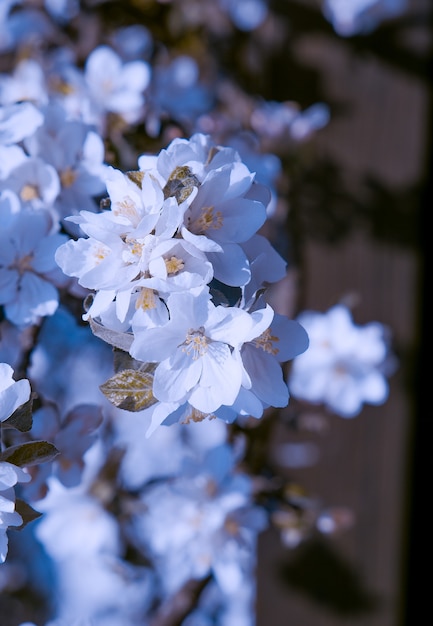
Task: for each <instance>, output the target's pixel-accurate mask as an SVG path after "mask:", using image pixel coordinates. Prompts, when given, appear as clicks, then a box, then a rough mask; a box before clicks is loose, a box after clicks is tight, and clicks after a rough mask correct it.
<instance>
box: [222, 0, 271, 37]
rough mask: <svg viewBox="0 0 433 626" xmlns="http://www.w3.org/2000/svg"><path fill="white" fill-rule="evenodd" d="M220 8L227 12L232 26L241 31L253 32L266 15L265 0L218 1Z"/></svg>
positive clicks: (266, 6) (266, 5)
mask: <svg viewBox="0 0 433 626" xmlns="http://www.w3.org/2000/svg"><path fill="white" fill-rule="evenodd" d="M219 2H220V5H221V7H222V8H223V9H224V10H225V11H227V13H228V15H229V16H230V19H231V20H232V21H233V24H234V25H235V26H236V27H237V28H239V29H240V30H243V31H250V30H254V29H255V28H257V27H258V26H260V24H261V23H262V22H263V21H264V20H265V19H266V17H267V14H268V4H267V0H237V2H233V1H232V0H219Z"/></svg>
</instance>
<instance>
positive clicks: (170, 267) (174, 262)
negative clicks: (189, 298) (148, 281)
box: [164, 256, 185, 276]
mask: <svg viewBox="0 0 433 626" xmlns="http://www.w3.org/2000/svg"><path fill="white" fill-rule="evenodd" d="M164 261H165V267H166V268H167V274H168V275H169V276H174V275H175V274H178V273H179V272H180V271H181V270H183V268H184V267H185V263H184V262H183V261H182V259H179V258H178V257H176V256H172V257H170V258H169V259H164Z"/></svg>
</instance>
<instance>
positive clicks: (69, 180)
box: [60, 167, 77, 187]
mask: <svg viewBox="0 0 433 626" xmlns="http://www.w3.org/2000/svg"><path fill="white" fill-rule="evenodd" d="M76 178H77V172H75V171H74V170H73V169H72V168H71V167H68V168H67V169H66V170H63V172H60V182H61V183H62V187H70V186H71V185H73V183H74V182H75V179H76Z"/></svg>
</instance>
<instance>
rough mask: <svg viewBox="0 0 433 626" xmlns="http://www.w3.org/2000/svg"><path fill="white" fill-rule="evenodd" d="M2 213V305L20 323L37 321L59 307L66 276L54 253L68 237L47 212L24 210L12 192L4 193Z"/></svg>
mask: <svg viewBox="0 0 433 626" xmlns="http://www.w3.org/2000/svg"><path fill="white" fill-rule="evenodd" d="M0 215H1V217H2V221H3V224H4V226H3V228H2V230H1V231H0V304H2V305H3V306H4V312H5V315H6V317H7V319H8V320H9V321H11V322H13V323H14V324H16V325H17V326H26V325H29V324H35V323H37V322H38V321H39V320H40V318H41V317H44V316H46V315H52V314H53V313H54V312H55V311H56V309H57V307H58V304H59V294H58V291H57V288H56V287H57V286H61V285H62V284H63V283H64V275H63V273H62V272H59V267H58V266H57V265H56V263H55V261H54V252H55V250H56V249H57V247H58V246H59V245H60V244H61V243H64V242H65V240H66V239H67V237H66V236H65V235H62V234H60V233H58V232H56V231H57V228H56V227H57V225H56V224H53V221H52V218H51V216H50V214H49V213H48V212H47V211H45V210H42V209H41V210H39V211H37V212H35V211H31V210H30V209H21V207H20V203H19V200H18V198H17V196H16V195H15V194H14V193H13V192H12V191H3V192H2V193H1V195H0Z"/></svg>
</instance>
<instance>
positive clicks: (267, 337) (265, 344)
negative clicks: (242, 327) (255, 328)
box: [252, 328, 280, 355]
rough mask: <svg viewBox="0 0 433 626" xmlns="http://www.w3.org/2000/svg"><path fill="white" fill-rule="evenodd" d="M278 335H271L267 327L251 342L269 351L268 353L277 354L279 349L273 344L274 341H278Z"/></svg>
mask: <svg viewBox="0 0 433 626" xmlns="http://www.w3.org/2000/svg"><path fill="white" fill-rule="evenodd" d="M279 340H280V339H279V337H275V336H274V335H271V329H270V328H267V329H266V330H265V331H263V332H262V334H261V335H259V336H258V337H256V338H255V339H254V340H253V341H252V343H253V344H254V345H255V346H256V348H261V349H262V350H264V351H265V352H269V354H273V355H275V354H278V352H279V350H278V348H276V347H275V346H274V342H277V341H279Z"/></svg>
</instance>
